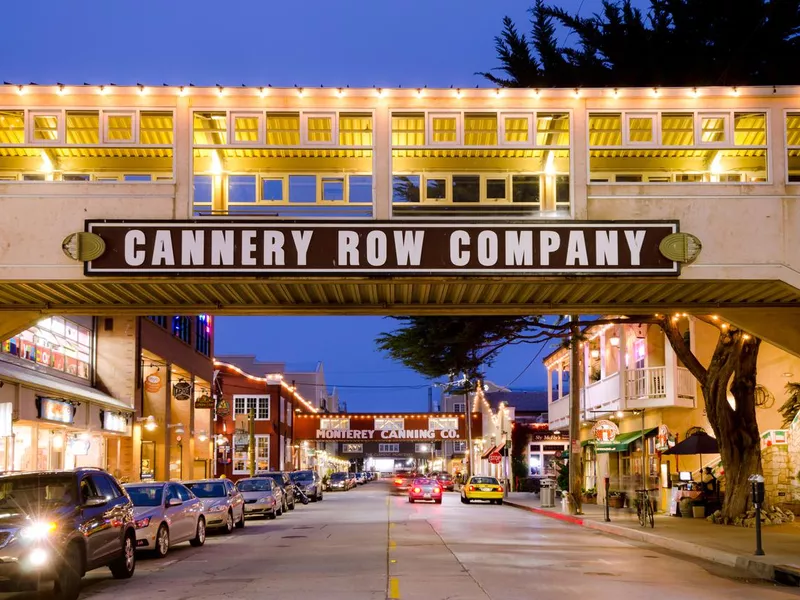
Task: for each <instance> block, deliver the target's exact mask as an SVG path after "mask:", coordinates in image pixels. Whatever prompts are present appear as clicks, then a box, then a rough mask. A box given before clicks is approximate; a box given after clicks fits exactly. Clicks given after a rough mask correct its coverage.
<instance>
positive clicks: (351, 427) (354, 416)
mask: <svg viewBox="0 0 800 600" xmlns="http://www.w3.org/2000/svg"><path fill="white" fill-rule="evenodd" d="M471 418H472V436H473V437H474V438H476V439H477V438H480V437H481V435H482V432H483V423H482V415H481V414H480V413H472V414H471ZM293 433H294V437H295V439H298V440H319V441H322V440H331V441H335V440H336V441H342V442H369V441H375V442H400V441H420V442H430V441H434V440H437V441H438V440H465V439H467V423H466V418H465V416H464V415H456V414H444V413H403V414H402V416H401V415H371V414H364V413H344V414H329V413H324V414H320V413H317V414H298V415H296V418H295V420H294V429H293Z"/></svg>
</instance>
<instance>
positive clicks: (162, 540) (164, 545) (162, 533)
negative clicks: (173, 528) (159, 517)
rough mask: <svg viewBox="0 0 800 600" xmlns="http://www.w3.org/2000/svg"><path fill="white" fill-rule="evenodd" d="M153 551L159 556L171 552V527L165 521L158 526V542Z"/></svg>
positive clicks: (161, 556)
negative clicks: (168, 527)
mask: <svg viewBox="0 0 800 600" xmlns="http://www.w3.org/2000/svg"><path fill="white" fill-rule="evenodd" d="M153 552H155V553H156V556H157V557H158V558H164V557H165V556H166V555H167V552H169V529H167V526H166V525H164V524H163V523H162V524H161V527H159V528H158V533H156V544H155V548H154V549H153Z"/></svg>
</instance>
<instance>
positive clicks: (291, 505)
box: [289, 498, 297, 510]
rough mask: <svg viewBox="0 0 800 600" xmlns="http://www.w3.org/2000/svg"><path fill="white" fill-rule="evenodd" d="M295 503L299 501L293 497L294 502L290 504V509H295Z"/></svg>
mask: <svg viewBox="0 0 800 600" xmlns="http://www.w3.org/2000/svg"><path fill="white" fill-rule="evenodd" d="M295 504H297V502H296V501H295V500H294V498H293V499H292V503H291V504H290V505H289V510H294V506H295Z"/></svg>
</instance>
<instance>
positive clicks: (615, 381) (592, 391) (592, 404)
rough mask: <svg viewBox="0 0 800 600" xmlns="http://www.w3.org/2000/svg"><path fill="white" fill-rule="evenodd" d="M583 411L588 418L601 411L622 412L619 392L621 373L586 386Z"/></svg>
mask: <svg viewBox="0 0 800 600" xmlns="http://www.w3.org/2000/svg"><path fill="white" fill-rule="evenodd" d="M584 392H585V398H584V405H583V409H584V411H585V412H586V413H587V417H588V418H592V414H593V413H595V412H599V411H604V412H605V411H609V412H611V411H615V410H620V409H621V408H622V406H621V398H620V393H619V392H620V390H619V373H614V374H613V375H609V376H608V377H606V378H605V379H601V380H600V381H596V382H594V383H592V384H591V385H588V386H586V388H585V390H584Z"/></svg>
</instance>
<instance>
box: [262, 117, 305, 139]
mask: <svg viewBox="0 0 800 600" xmlns="http://www.w3.org/2000/svg"><path fill="white" fill-rule="evenodd" d="M267 144H268V145H270V146H299V145H300V114H299V113H291V112H285V113H283V112H276V113H267Z"/></svg>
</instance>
